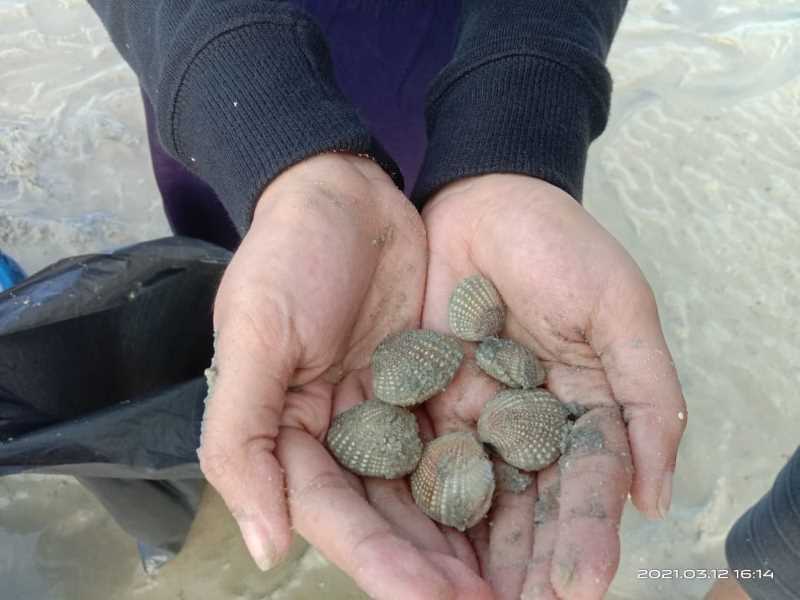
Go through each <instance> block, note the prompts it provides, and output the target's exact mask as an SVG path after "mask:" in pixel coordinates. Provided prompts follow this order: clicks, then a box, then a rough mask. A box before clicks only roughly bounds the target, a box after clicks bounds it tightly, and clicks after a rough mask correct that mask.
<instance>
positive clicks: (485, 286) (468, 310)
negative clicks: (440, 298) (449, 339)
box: [448, 275, 506, 342]
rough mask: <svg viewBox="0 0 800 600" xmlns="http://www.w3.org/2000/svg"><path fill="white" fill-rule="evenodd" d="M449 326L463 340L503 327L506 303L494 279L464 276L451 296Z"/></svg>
mask: <svg viewBox="0 0 800 600" xmlns="http://www.w3.org/2000/svg"><path fill="white" fill-rule="evenodd" d="M448 316H449V320H450V330H451V331H452V332H453V333H454V334H455V335H456V336H457V337H459V338H461V339H462V340H467V341H470V342H477V341H479V340H481V339H483V338H485V337H487V336H490V335H497V334H498V333H500V330H501V329H503V323H504V322H505V319H506V307H505V305H504V304H503V300H502V298H500V294H498V293H497V289H495V287H494V285H492V282H491V281H489V280H488V279H486V278H485V277H483V276H481V275H473V276H472V277H467V278H466V279H464V280H462V281H461V283H459V284H458V285H457V286H456V289H455V290H453V293H452V295H451V296H450V306H449V310H448Z"/></svg>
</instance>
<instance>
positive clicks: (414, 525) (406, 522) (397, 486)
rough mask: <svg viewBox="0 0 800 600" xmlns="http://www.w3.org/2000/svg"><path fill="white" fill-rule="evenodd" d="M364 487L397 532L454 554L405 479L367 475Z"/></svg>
mask: <svg viewBox="0 0 800 600" xmlns="http://www.w3.org/2000/svg"><path fill="white" fill-rule="evenodd" d="M364 488H365V490H366V493H367V499H368V500H369V503H370V504H371V505H372V506H373V507H374V508H375V510H376V511H377V512H378V513H379V514H380V515H381V516H382V517H383V518H384V519H386V521H387V522H389V523H390V524H391V525H392V528H393V530H394V531H395V533H397V535H399V536H401V537H403V538H405V539H407V540H409V541H410V542H411V543H412V544H414V545H415V546H416V547H417V548H420V549H421V550H430V551H433V552H439V553H441V554H450V555H454V553H453V552H452V551H451V548H450V545H449V544H448V542H447V540H446V539H445V536H444V535H442V532H441V531H440V530H439V528H438V527H437V526H436V524H435V523H434V522H433V521H431V520H430V519H429V518H428V517H427V516H426V515H425V513H423V512H422V510H420V508H419V507H418V506H417V505H416V504H415V502H414V499H413V498H412V497H411V491H410V490H409V489H408V484H407V483H406V481H405V479H395V480H392V481H387V480H385V479H376V478H374V477H367V478H365V481H364Z"/></svg>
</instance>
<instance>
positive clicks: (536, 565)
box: [520, 464, 561, 600]
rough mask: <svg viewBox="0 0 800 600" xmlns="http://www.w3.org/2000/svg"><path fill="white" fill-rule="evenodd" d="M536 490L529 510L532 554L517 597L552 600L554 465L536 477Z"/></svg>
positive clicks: (555, 519) (557, 480) (557, 479)
mask: <svg viewBox="0 0 800 600" xmlns="http://www.w3.org/2000/svg"><path fill="white" fill-rule="evenodd" d="M536 488H537V492H538V498H537V500H536V504H535V506H534V510H533V513H534V517H533V525H534V540H533V554H532V556H531V561H530V566H529V568H528V573H527V575H526V577H525V583H524V585H523V588H522V595H521V596H520V598H522V600H556V598H557V596H556V592H555V590H554V589H553V584H552V582H551V581H550V572H551V571H552V564H553V552H554V551H555V548H556V539H557V537H558V499H559V496H560V495H561V479H560V474H559V470H558V464H555V465H551V466H549V467H547V468H546V469H544V470H542V471H539V472H538V473H537V474H536Z"/></svg>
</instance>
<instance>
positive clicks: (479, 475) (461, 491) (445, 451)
mask: <svg viewBox="0 0 800 600" xmlns="http://www.w3.org/2000/svg"><path fill="white" fill-rule="evenodd" d="M411 494H412V496H414V501H415V502H416V503H417V505H418V506H419V507H420V508H421V509H422V510H423V512H424V513H425V514H426V515H428V516H429V517H430V518H431V519H433V520H434V521H437V522H439V523H442V524H443V525H449V526H450V527H455V528H456V529H458V530H459V531H464V530H465V529H467V528H469V527H472V526H473V525H475V524H476V523H477V522H478V521H480V520H481V519H482V518H483V517H484V516H485V515H486V513H487V512H488V511H489V506H491V504H492V495H493V494H494V474H493V472H492V462H491V461H490V460H489V458H488V457H487V456H486V452H484V450H483V447H482V446H481V444H480V442H478V440H477V439H476V438H475V435H474V434H472V433H460V432H458V433H448V434H446V435H443V436H442V437H439V438H436V439H435V440H433V441H432V442H430V443H429V444H427V445H426V446H425V449H424V450H423V452H422V458H421V459H420V461H419V464H418V465H417V470H416V471H414V473H413V474H412V475H411Z"/></svg>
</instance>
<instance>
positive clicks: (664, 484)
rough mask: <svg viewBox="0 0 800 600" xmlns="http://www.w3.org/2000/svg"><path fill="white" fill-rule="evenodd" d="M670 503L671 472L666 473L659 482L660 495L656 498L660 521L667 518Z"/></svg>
mask: <svg viewBox="0 0 800 600" xmlns="http://www.w3.org/2000/svg"><path fill="white" fill-rule="evenodd" d="M670 502H672V471H667V472H666V473H664V477H663V479H662V480H661V495H660V496H659V497H658V514H659V516H660V517H661V518H662V519H665V518H666V517H667V513H668V512H669V505H670Z"/></svg>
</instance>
